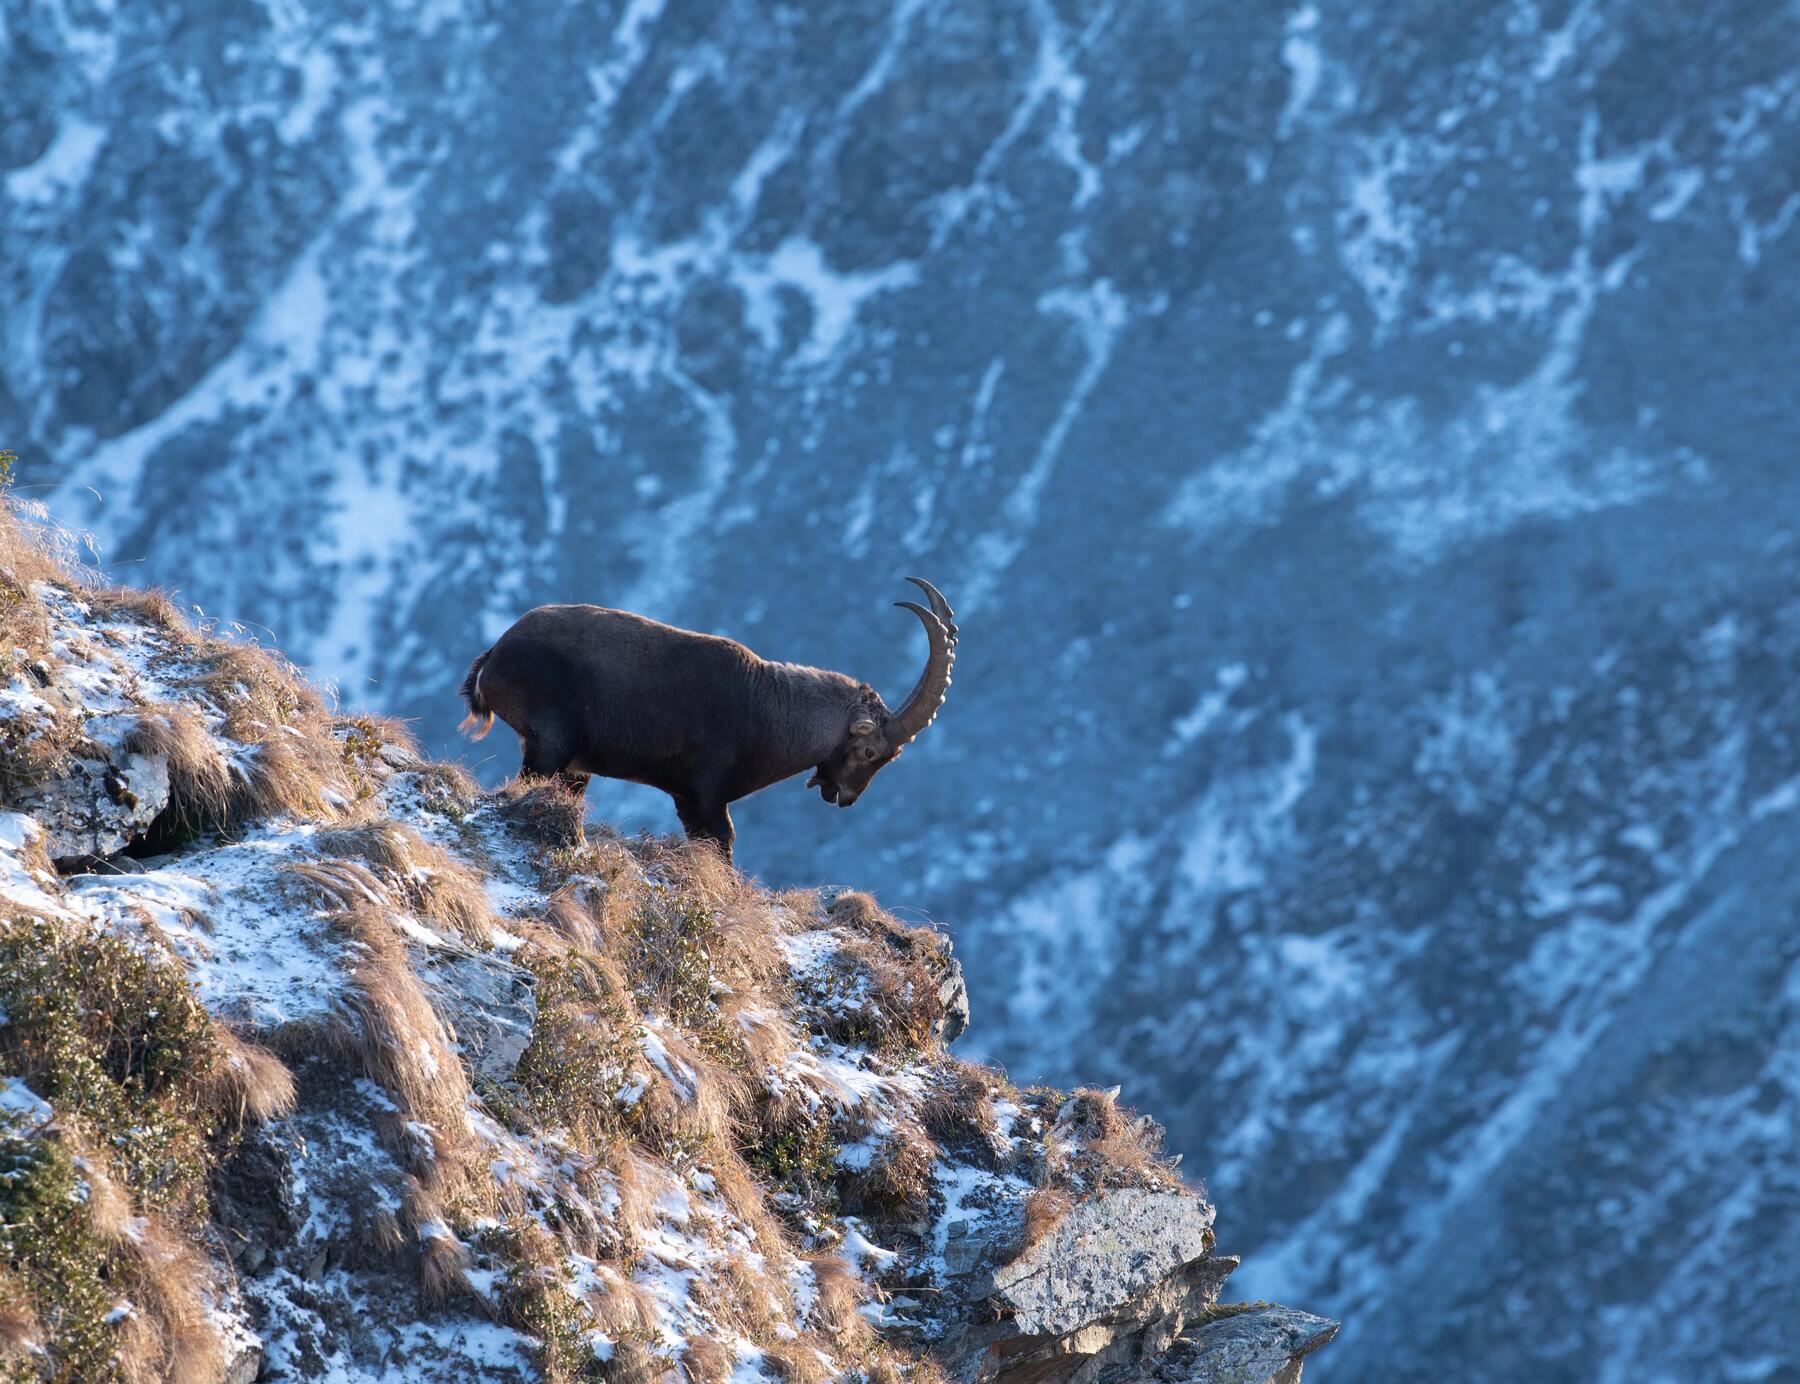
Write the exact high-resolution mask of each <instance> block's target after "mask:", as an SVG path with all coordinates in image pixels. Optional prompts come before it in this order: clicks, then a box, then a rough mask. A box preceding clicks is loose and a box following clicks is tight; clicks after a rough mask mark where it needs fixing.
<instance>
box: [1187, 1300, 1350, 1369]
mask: <svg viewBox="0 0 1800 1384" xmlns="http://www.w3.org/2000/svg"><path fill="white" fill-rule="evenodd" d="M1337 1332H1338V1323H1336V1322H1334V1321H1331V1320H1328V1319H1327V1318H1325V1317H1315V1316H1313V1315H1312V1314H1311V1313H1309V1312H1296V1311H1294V1310H1293V1309H1292V1308H1290V1307H1274V1306H1262V1307H1255V1308H1252V1309H1250V1310H1249V1311H1247V1312H1238V1313H1235V1314H1233V1315H1231V1316H1227V1317H1219V1318H1218V1319H1216V1320H1213V1321H1208V1322H1205V1323H1203V1324H1201V1325H1199V1326H1195V1327H1192V1328H1190V1329H1188V1330H1187V1331H1184V1332H1183V1333H1182V1335H1181V1336H1180V1337H1179V1338H1178V1339H1177V1340H1176V1342H1175V1343H1174V1345H1173V1346H1172V1347H1171V1348H1170V1350H1169V1352H1168V1354H1167V1355H1166V1356H1165V1357H1164V1358H1163V1360H1162V1361H1161V1362H1160V1363H1159V1364H1158V1365H1157V1368H1156V1372H1155V1375H1154V1378H1155V1379H1156V1380H1157V1381H1159V1384H1299V1379H1300V1370H1301V1366H1302V1362H1303V1361H1304V1359H1305V1357H1306V1356H1308V1355H1310V1354H1312V1352H1313V1351H1315V1350H1317V1349H1318V1348H1319V1347H1320V1346H1322V1345H1324V1344H1325V1343H1326V1342H1327V1341H1329V1340H1330V1339H1331V1338H1332V1337H1333V1336H1335V1335H1337Z"/></svg>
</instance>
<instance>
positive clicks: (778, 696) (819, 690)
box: [462, 577, 956, 859]
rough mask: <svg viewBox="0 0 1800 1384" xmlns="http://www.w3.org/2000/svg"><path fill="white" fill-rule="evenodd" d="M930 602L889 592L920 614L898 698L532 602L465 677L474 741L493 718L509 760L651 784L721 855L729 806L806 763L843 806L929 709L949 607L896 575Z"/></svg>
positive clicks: (937, 702)
mask: <svg viewBox="0 0 1800 1384" xmlns="http://www.w3.org/2000/svg"><path fill="white" fill-rule="evenodd" d="M907 580H908V581H910V582H912V583H913V584H914V585H915V586H917V587H918V588H919V589H920V590H921V591H923V592H924V593H925V598H926V600H927V601H928V602H929V603H930V608H929V609H927V608H926V607H925V606H922V605H919V604H918V603H917V602H915V601H896V602H895V604H896V605H898V606H899V607H901V608H902V609H903V610H910V611H912V612H913V614H915V615H917V616H918V617H919V621H920V623H921V624H923V625H924V626H925V637H926V639H927V640H929V641H930V645H931V652H930V654H929V656H928V657H927V658H926V661H925V671H924V672H923V673H922V674H920V676H919V681H918V683H917V684H916V685H915V686H914V687H913V690H912V692H911V693H910V694H909V695H908V696H907V698H906V700H905V701H904V702H902V703H901V704H900V708H899V710H897V711H889V710H888V707H887V703H886V702H884V701H882V699H881V695H880V694H879V693H878V692H876V691H875V689H874V688H872V687H870V686H869V685H868V684H867V683H865V682H858V681H857V680H856V679H855V678H850V677H845V676H844V674H842V673H833V672H828V671H826V670H825V669H822V668H806V667H802V666H800V665H798V664H794V663H771V662H769V661H768V660H767V659H764V658H759V657H758V656H757V655H756V654H754V653H752V652H751V651H750V650H749V649H747V648H745V647H744V646H743V645H742V644H739V643H737V642H735V641H733V640H730V639H721V638H718V637H717V636H715V635H710V634H696V633H694V632H693V631H691V630H683V629H676V628H674V627H673V626H670V625H664V624H659V623H658V622H657V621H655V620H647V619H645V618H644V617H643V616H641V615H633V614H631V613H630V612H628V611H623V610H607V609H605V608H603V607H601V606H590V605H553V606H539V607H538V608H537V609H536V610H532V611H528V612H527V613H526V614H524V615H522V616H521V617H520V618H519V620H518V622H517V623H516V624H514V625H513V627H512V628H511V629H509V630H507V631H506V633H505V634H503V635H501V636H500V638H499V640H498V641H496V642H495V644H494V646H493V647H492V648H491V649H489V650H488V651H487V652H486V653H484V654H482V655H481V656H480V657H479V658H477V659H476V660H475V662H474V663H473V664H472V665H471V666H470V668H469V675H468V677H466V678H465V679H463V685H462V696H463V697H464V698H465V699H466V700H467V701H468V704H469V714H468V716H467V717H466V718H465V719H464V721H463V728H464V729H465V730H470V731H472V733H473V734H474V736H475V738H476V739H480V738H481V737H482V736H483V735H486V734H487V732H488V730H489V729H490V728H491V727H492V726H493V724H494V718H495V717H496V716H498V717H499V718H500V719H501V720H502V721H505V722H506V724H507V725H509V726H511V727H512V728H513V729H514V730H515V731H517V732H518V734H519V746H520V749H521V750H522V751H523V752H524V757H525V762H524V765H523V768H522V772H524V773H525V774H527V775H536V776H549V775H556V776H558V777H560V778H562V779H563V780H564V781H565V782H566V783H568V784H569V785H570V786H571V787H573V788H574V789H575V790H576V791H577V792H580V791H582V790H584V789H585V788H586V787H587V781H588V777H589V776H590V775H592V774H599V775H600V776H601V777H603V778H617V779H628V780H630V781H631V782H633V783H646V784H649V785H650V786H651V787H652V788H660V789H662V791H663V792H665V793H667V794H668V795H669V796H670V797H671V798H673V799H674V800H675V811H676V812H677V813H678V814H679V815H680V817H681V824H682V826H683V827H684V828H686V830H687V834H688V836H689V837H690V838H693V839H699V840H708V841H714V842H717V843H718V846H719V848H720V849H721V850H722V851H723V852H724V853H725V856H726V858H727V859H729V858H730V856H731V843H732V838H733V835H734V832H733V829H732V825H731V813H730V811H729V806H730V804H732V803H734V802H736V801H737V800H738V799H739V798H743V797H748V796H749V795H750V794H752V793H754V792H756V791H758V790H759V789H763V788H767V787H768V786H769V785H770V784H772V783H779V782H780V781H781V780H782V779H785V778H788V777H791V776H792V775H794V774H797V773H799V772H800V771H801V770H802V769H808V768H810V769H811V770H812V771H813V774H812V777H811V778H809V779H808V780H807V781H806V786H807V787H808V788H815V787H816V788H817V789H818V790H819V793H820V795H821V796H822V797H823V798H824V799H825V801H826V802H828V803H836V804H837V805H838V806H839V807H849V806H850V805H851V804H852V803H854V802H855V801H856V800H857V799H858V798H860V797H861V796H862V794H863V791H864V790H865V789H866V788H867V787H868V786H869V780H870V779H872V778H874V777H875V775H876V774H877V773H879V772H880V771H881V769H882V768H883V767H884V766H886V765H888V764H890V763H892V762H893V761H894V759H895V758H897V757H898V756H899V754H900V751H901V750H902V749H903V748H904V747H905V746H906V745H907V744H908V743H909V742H910V741H911V740H912V739H913V738H914V737H915V736H917V735H918V734H919V732H920V731H922V730H924V729H925V727H926V726H928V725H930V724H931V722H932V719H933V718H934V717H935V716H936V715H937V712H938V708H939V707H940V706H942V705H943V703H944V697H945V694H946V692H947V691H948V689H949V686H950V670H951V668H952V667H953V666H954V665H955V663H956V622H955V618H954V612H953V611H952V610H951V609H950V606H949V604H948V603H947V602H946V601H945V600H944V598H943V596H942V595H940V594H939V592H938V589H937V588H936V587H935V586H933V585H932V584H931V583H930V582H928V581H924V580H922V579H921V578H919V577H908V578H907Z"/></svg>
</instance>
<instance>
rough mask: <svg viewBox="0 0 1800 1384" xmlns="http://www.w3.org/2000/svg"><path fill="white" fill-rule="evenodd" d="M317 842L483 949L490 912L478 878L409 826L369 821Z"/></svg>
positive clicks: (327, 834) (408, 904) (399, 898)
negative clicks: (352, 861)
mask: <svg viewBox="0 0 1800 1384" xmlns="http://www.w3.org/2000/svg"><path fill="white" fill-rule="evenodd" d="M318 844H319V849H320V850H321V851H323V852H324V853H325V854H327V855H333V856H348V857H351V858H353V859H356V860H361V861H363V862H365V863H367V864H368V865H370V866H371V867H373V869H374V870H375V871H376V873H377V875H378V876H379V877H380V879H381V880H382V883H383V884H384V885H385V886H386V887H387V891H388V893H389V894H390V895H391V896H392V897H393V898H394V899H395V900H397V901H399V902H401V903H403V905H404V906H405V907H406V908H408V909H409V910H410V911H412V912H413V913H416V914H418V915H419V916H420V917H422V918H427V919H429V920H430V921H432V922H434V923H437V924H439V925H441V926H442V927H443V928H444V929H445V930H446V931H447V932H449V933H450V934H451V935H453V936H456V937H461V938H462V939H463V940H464V941H467V942H472V943H474V944H476V945H478V946H484V947H485V946H486V945H488V943H489V942H490V941H491V939H492V937H493V929H494V915H493V910H492V909H491V908H490V907H489V905H488V898H487V890H486V889H484V888H483V887H482V883H481V881H480V879H478V878H477V877H476V875H475V873H474V872H473V871H472V870H470V869H469V868H468V867H467V866H466V865H464V864H463V863H462V862H461V861H459V860H457V859H456V858H455V857H454V856H453V855H451V854H450V852H448V851H446V850H445V849H444V848H443V847H441V846H438V845H434V844H433V843H431V842H429V841H427V840H425V839H424V838H423V837H421V836H420V835H419V834H418V833H417V832H416V831H414V830H413V829H412V828H411V827H407V826H402V825H401V824H400V823H398V822H390V821H378V822H369V823H365V824H364V825H362V826H355V827H346V828H343V829H341V830H338V831H332V832H324V833H321V834H320V836H319V841H318Z"/></svg>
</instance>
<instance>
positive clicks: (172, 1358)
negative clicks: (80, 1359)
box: [80, 1150, 224, 1384]
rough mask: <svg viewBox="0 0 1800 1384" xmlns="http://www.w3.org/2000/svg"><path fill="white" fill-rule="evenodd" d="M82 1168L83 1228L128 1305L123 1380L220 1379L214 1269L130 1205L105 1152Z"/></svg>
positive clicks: (120, 1338) (121, 1346)
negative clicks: (84, 1190) (101, 1253)
mask: <svg viewBox="0 0 1800 1384" xmlns="http://www.w3.org/2000/svg"><path fill="white" fill-rule="evenodd" d="M80 1167H81V1171H82V1176H83V1179H84V1181H85V1183H86V1187H87V1207H86V1210H87V1215H88V1224H89V1227H90V1228H91V1230H92V1231H93V1233H94V1235H95V1237H96V1238H97V1239H98V1241H99V1242H100V1244H101V1245H102V1247H103V1249H104V1253H105V1255H106V1259H107V1279H108V1282H109V1283H111V1284H113V1285H116V1287H117V1291H118V1293H119V1296H120V1297H121V1298H122V1299H123V1300H124V1301H126V1302H129V1303H130V1304H131V1307H132V1310H131V1311H130V1312H129V1313H128V1314H127V1315H125V1316H124V1317H123V1318H121V1319H120V1320H119V1322H118V1323H117V1341H116V1350H117V1363H118V1366H119V1370H120V1373H121V1375H122V1376H123V1378H125V1379H126V1380H128V1381H131V1384H138V1381H143V1384H150V1381H154V1380H170V1379H180V1380H194V1381H210V1380H215V1379H218V1378H220V1377H221V1376H222V1375H223V1374H224V1342H223V1339H222V1338H221V1336H220V1334H219V1329H218V1327H217V1325H216V1324H215V1323H214V1321H213V1318H212V1314H211V1312H210V1311H209V1299H210V1298H211V1297H212V1296H214V1295H215V1294H216V1293H217V1291H218V1283H217V1281H216V1279H215V1275H214V1271H213V1269H212V1266H211V1265H210V1264H209V1263H208V1262H207V1260H206V1258H205V1256H204V1255H203V1254H201V1253H200V1251H199V1250H198V1249H196V1248H195V1247H194V1245H192V1244H191V1243H190V1242H189V1241H188V1240H186V1239H184V1238H183V1237H182V1236H181V1235H180V1234H178V1233H177V1232H175V1231H174V1230H172V1229H171V1228H170V1227H169V1226H168V1224H167V1223H166V1222H165V1221H164V1220H163V1218H162V1217H160V1216H157V1215H155V1214H152V1213H139V1212H137V1211H136V1210H135V1209H134V1208H133V1206H132V1205H131V1199H130V1197H129V1195H128V1194H127V1193H126V1192H125V1190H124V1189H123V1188H122V1187H121V1186H120V1185H119V1184H118V1182H117V1181H116V1180H115V1179H114V1178H113V1177H112V1176H111V1174H110V1173H109V1172H108V1171H107V1169H106V1164H105V1158H104V1155H103V1154H101V1153H99V1152H98V1151H97V1150H90V1151H89V1152H88V1153H86V1154H85V1155H84V1156H83V1157H82V1159H81V1164H80Z"/></svg>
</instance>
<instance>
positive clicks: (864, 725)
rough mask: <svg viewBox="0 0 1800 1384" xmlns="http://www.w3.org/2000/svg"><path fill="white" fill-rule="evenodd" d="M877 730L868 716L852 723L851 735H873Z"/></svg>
mask: <svg viewBox="0 0 1800 1384" xmlns="http://www.w3.org/2000/svg"><path fill="white" fill-rule="evenodd" d="M876 730H877V726H876V725H875V723H874V722H873V721H871V720H870V719H869V718H868V717H867V716H858V717H857V718H856V719H855V720H854V721H852V722H851V723H850V734H852V735H873V734H875V731H876Z"/></svg>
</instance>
